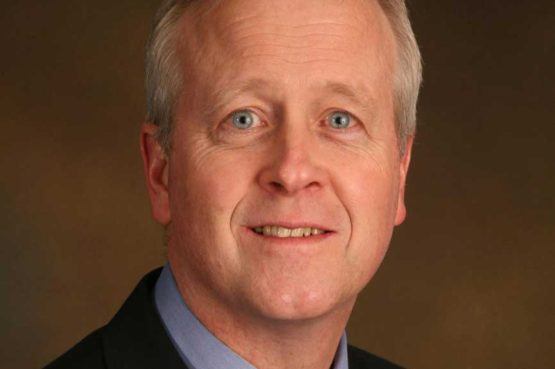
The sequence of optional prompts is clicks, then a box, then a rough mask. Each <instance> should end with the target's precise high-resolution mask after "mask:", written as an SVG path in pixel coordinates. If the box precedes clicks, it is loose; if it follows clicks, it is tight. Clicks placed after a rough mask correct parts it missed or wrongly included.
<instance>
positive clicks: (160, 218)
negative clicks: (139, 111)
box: [141, 123, 171, 226]
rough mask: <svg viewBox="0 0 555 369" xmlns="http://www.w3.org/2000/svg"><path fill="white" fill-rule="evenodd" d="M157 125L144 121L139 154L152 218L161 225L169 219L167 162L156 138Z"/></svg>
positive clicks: (168, 221) (165, 223) (167, 222)
mask: <svg viewBox="0 0 555 369" xmlns="http://www.w3.org/2000/svg"><path fill="white" fill-rule="evenodd" d="M157 132H158V127H157V126H155V125H154V124H150V123H145V124H143V125H142V127H141V155H142V157H143V167H144V172H145V179H146V186H147V188H148V194H149V197H150V206H151V209H152V216H153V218H154V219H155V220H156V221H157V222H158V223H160V224H162V225H163V226H166V225H168V224H169V223H170V221H171V214H170V206H169V205H170V203H169V194H168V170H169V162H168V158H167V156H166V153H165V152H164V149H163V148H162V146H160V144H159V143H158V140H157V139H156V133H157Z"/></svg>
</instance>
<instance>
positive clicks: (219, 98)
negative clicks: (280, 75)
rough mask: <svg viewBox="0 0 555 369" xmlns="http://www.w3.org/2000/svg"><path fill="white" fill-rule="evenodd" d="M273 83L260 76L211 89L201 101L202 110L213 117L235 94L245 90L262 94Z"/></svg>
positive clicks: (207, 115)
mask: <svg viewBox="0 0 555 369" xmlns="http://www.w3.org/2000/svg"><path fill="white" fill-rule="evenodd" d="M272 85H273V83H272V82H271V81H267V80H265V79H261V78H253V79H249V80H246V81H243V82H240V83H238V84H236V85H233V84H232V85H231V87H229V88H223V89H219V90H216V91H212V92H211V93H210V94H209V97H208V99H206V101H205V102H204V103H203V106H202V112H203V113H204V116H206V117H213V116H214V115H215V114H216V113H217V112H218V111H220V110H221V109H222V108H223V107H224V106H226V105H227V104H228V103H229V102H230V101H231V100H233V98H234V97H235V96H238V95H241V94H243V93H245V92H254V93H255V94H262V93H263V92H264V91H268V89H270V88H271V87H272Z"/></svg>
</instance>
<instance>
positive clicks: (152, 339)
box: [100, 268, 400, 369]
mask: <svg viewBox="0 0 555 369" xmlns="http://www.w3.org/2000/svg"><path fill="white" fill-rule="evenodd" d="M161 270H162V268H159V269H156V270H154V271H152V272H150V273H149V274H147V275H146V276H145V277H144V278H143V279H142V280H141V282H139V284H138V285H137V287H136V288H135V290H134V291H133V292H132V293H131V295H130V296H129V297H128V298H127V300H126V301H125V303H124V304H123V306H122V307H121V309H120V310H119V311H118V313H117V314H116V315H115V316H114V318H113V319H112V320H111V321H110V322H109V323H108V325H106V326H105V327H104V329H102V330H100V334H101V340H102V348H103V356H104V362H105V365H106V367H107V368H108V369H152V368H164V369H188V368H187V366H186V365H185V364H184V363H183V361H182V360H181V357H180V356H179V354H178V352H177V351H176V349H175V348H174V347H173V343H172V342H171V340H170V338H169V337H168V335H167V333H166V331H165V329H164V326H163V323H162V321H161V319H160V316H159V315H158V311H157V310H156V307H155V303H154V286H155V285H156V281H157V280H158V277H159V275H160V272H161ZM348 357H349V368H350V369H364V368H368V369H370V368H372V369H382V368H383V369H399V368H400V367H398V366H396V365H394V364H392V363H390V362H388V361H386V360H383V359H381V358H379V357H377V356H374V355H372V354H369V353H367V352H365V351H362V350H360V349H357V348H356V347H353V346H351V345H349V346H348Z"/></svg>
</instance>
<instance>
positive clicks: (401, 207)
mask: <svg viewBox="0 0 555 369" xmlns="http://www.w3.org/2000/svg"><path fill="white" fill-rule="evenodd" d="M413 142H414V136H410V137H409V138H408V139H407V143H406V147H405V153H404V155H403V157H402V158H401V163H400V165H399V195H398V198H397V213H396V215H395V225H396V226H398V225H399V224H401V223H403V221H404V220H405V218H406V217H407V207H406V206H405V185H406V182H407V172H408V170H409V165H410V156H411V153H412V143H413Z"/></svg>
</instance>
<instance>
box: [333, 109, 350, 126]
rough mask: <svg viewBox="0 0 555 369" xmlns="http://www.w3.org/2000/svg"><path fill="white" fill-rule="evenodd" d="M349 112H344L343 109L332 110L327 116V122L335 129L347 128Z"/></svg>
mask: <svg viewBox="0 0 555 369" xmlns="http://www.w3.org/2000/svg"><path fill="white" fill-rule="evenodd" d="M351 120H352V117H351V114H349V113H346V112H344V111H336V112H333V113H332V114H331V115H329V116H328V123H329V124H330V125H331V126H332V127H333V128H337V129H345V128H349V126H350V125H351Z"/></svg>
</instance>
